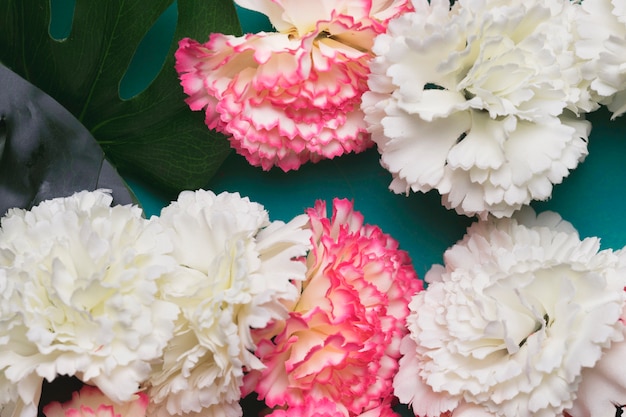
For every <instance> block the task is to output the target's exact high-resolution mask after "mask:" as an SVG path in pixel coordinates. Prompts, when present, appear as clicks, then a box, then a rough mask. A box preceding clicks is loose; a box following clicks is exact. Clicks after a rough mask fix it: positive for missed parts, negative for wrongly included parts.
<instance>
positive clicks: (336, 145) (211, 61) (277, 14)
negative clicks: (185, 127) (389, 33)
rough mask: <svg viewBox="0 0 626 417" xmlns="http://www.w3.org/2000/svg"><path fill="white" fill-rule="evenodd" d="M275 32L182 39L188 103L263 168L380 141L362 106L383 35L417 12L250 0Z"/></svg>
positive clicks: (363, 4) (360, 3) (384, 4)
mask: <svg viewBox="0 0 626 417" xmlns="http://www.w3.org/2000/svg"><path fill="white" fill-rule="evenodd" d="M240 4H241V5H242V6H244V7H250V8H252V9H254V10H257V11H260V12H263V13H267V15H268V16H269V17H270V20H271V21H272V23H273V24H274V26H275V27H276V28H277V29H278V30H279V32H276V33H259V34H249V35H245V36H243V37H234V36H229V35H223V34H213V35H211V37H210V39H209V41H208V42H206V43H204V44H200V43H198V42H196V41H194V40H191V39H183V40H182V41H181V42H180V44H179V49H178V51H177V52H176V60H177V63H176V69H177V71H178V73H179V75H180V79H181V83H182V85H183V88H184V91H185V93H186V94H187V95H188V96H189V97H188V99H187V103H188V104H189V106H190V108H191V109H192V110H201V109H204V111H205V113H206V119H205V121H206V124H207V126H208V127H209V128H211V129H217V130H218V131H220V132H222V133H224V134H226V135H227V136H228V137H229V139H230V142H231V145H232V147H233V148H235V149H236V150H237V152H238V153H240V154H241V155H243V156H245V157H246V159H247V160H248V161H249V162H250V163H251V164H252V165H255V166H261V167H263V169H265V170H268V169H270V168H271V167H273V166H278V167H280V168H281V169H283V170H284V171H288V170H292V169H297V168H298V167H300V165H301V164H303V163H305V162H307V161H312V162H317V161H319V160H320V159H324V158H333V157H336V156H339V155H342V154H344V153H349V152H361V151H363V150H365V149H366V148H368V147H369V146H371V145H372V142H371V141H370V138H369V135H368V134H367V132H366V126H365V122H364V121H363V113H362V112H361V110H360V107H359V105H360V100H361V95H362V94H363V92H364V91H365V90H366V89H367V75H368V73H369V70H368V62H369V60H370V57H371V52H370V48H371V46H372V43H373V39H374V37H375V36H376V35H377V34H379V33H382V32H383V31H384V30H385V27H386V22H387V21H388V20H389V19H390V18H392V17H394V16H395V15H397V14H399V13H401V12H403V11H405V10H407V9H409V7H410V5H409V3H408V2H407V1H406V0H402V1H400V0H396V1H391V2H389V1H382V0H377V1H365V0H344V1H338V2H335V1H328V0H324V1H319V2H310V3H307V5H306V7H305V5H303V3H302V2H298V1H288V0H283V1H270V0H266V1H262V2H250V1H241V2H240Z"/></svg>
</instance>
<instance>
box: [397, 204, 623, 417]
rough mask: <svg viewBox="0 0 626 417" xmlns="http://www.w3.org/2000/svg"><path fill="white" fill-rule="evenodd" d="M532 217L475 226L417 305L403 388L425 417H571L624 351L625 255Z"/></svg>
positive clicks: (558, 223)
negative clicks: (586, 383) (605, 364)
mask: <svg viewBox="0 0 626 417" xmlns="http://www.w3.org/2000/svg"><path fill="white" fill-rule="evenodd" d="M528 210H529V212H530V211H531V210H530V209H528ZM523 214H524V216H520V217H519V218H517V219H500V220H495V219H493V218H492V219H489V220H488V221H480V222H478V223H474V224H473V225H472V226H471V227H470V228H469V229H468V232H467V235H466V236H465V237H464V239H463V240H461V241H460V242H458V243H457V244H456V245H454V246H453V247H451V248H450V249H448V250H447V251H446V253H445V256H444V259H445V266H441V265H438V266H435V267H433V268H432V269H431V270H430V271H429V272H428V273H427V275H426V280H427V282H428V283H429V286H428V289H427V290H426V291H424V292H421V293H418V294H417V295H416V296H415V297H414V298H413V300H412V302H411V304H410V308H411V315H410V316H409V318H408V319H407V322H408V327H409V329H410V335H409V336H407V339H405V340H404V341H403V353H404V354H405V357H404V359H403V360H402V362H401V363H400V366H401V369H400V372H399V373H398V376H397V377H396V379H395V382H394V386H395V387H396V394H397V395H398V397H399V398H400V400H401V401H403V402H407V403H411V404H412V407H413V410H414V412H415V414H416V415H419V416H426V417H435V416H439V415H440V414H442V413H445V412H453V414H452V415H457V414H458V413H460V411H462V410H463V409H466V408H467V409H470V410H471V409H475V410H479V412H478V414H480V415H489V413H493V414H494V415H496V416H500V417H514V416H515V417H524V416H528V417H530V416H536V417H544V416H545V417H548V416H555V415H562V413H563V412H564V411H565V410H566V409H568V408H571V407H572V406H573V404H574V400H575V399H576V396H577V392H578V390H579V386H580V383H581V380H583V378H584V375H585V372H589V371H588V370H590V369H591V368H593V367H594V366H596V365H597V364H599V363H601V362H598V361H599V360H600V361H601V360H602V359H601V358H602V356H603V354H604V353H605V352H607V349H609V351H610V350H611V349H613V348H614V347H615V349H616V350H618V351H620V350H621V349H620V347H619V346H620V344H621V341H622V340H623V332H624V324H623V323H622V321H621V320H620V317H621V314H622V309H623V308H624V302H625V300H626V296H625V293H624V291H623V288H624V284H625V283H626V262H625V261H626V260H625V259H624V256H623V255H622V254H620V253H614V252H612V251H610V250H604V251H599V240H598V239H596V238H587V239H584V240H580V239H579V237H578V234H577V233H576V232H575V231H572V228H571V225H568V224H567V223H564V222H563V221H562V220H561V219H560V217H559V216H558V215H556V214H555V213H548V212H546V213H542V214H541V215H539V216H537V217H535V216H534V215H533V214H532V213H531V214H529V213H528V212H526V213H523ZM572 329H575V331H572ZM411 352H412V353H413V354H412V355H411ZM591 373H593V372H591ZM411 378H412V379H411ZM468 413H469V415H478V414H476V413H470V412H469V411H468ZM468 413H465V412H464V413H461V415H463V414H468ZM592 415H595V414H592Z"/></svg>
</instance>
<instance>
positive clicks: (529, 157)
mask: <svg viewBox="0 0 626 417" xmlns="http://www.w3.org/2000/svg"><path fill="white" fill-rule="evenodd" d="M236 3H237V4H239V5H240V6H242V7H244V8H249V9H251V10H254V11H257V12H261V13H263V14H265V15H267V16H268V18H269V20H270V22H271V23H272V25H273V26H274V27H275V28H276V30H277V32H273V33H265V32H263V33H257V34H247V35H245V36H243V37H234V36H231V35H224V34H219V33H214V34H212V35H211V37H210V39H209V41H208V42H206V43H204V44H201V43H199V42H197V41H195V40H192V39H188V38H186V39H183V40H182V41H181V42H180V44H179V48H178V51H177V53H176V57H177V70H178V73H179V75H180V79H181V83H182V85H183V88H184V91H185V93H186V94H187V95H188V96H189V97H188V99H187V103H188V104H189V106H190V107H191V109H193V110H202V109H204V111H205V113H206V124H207V125H208V127H209V128H211V129H216V130H218V131H220V132H223V133H225V134H226V135H227V136H229V138H230V141H231V144H232V146H233V147H234V148H235V149H236V150H237V152H238V153H240V154H241V155H243V156H245V158H246V159H247V160H248V161H249V162H250V163H251V164H252V165H255V166H262V167H263V169H265V170H268V169H270V168H271V167H273V166H279V167H280V168H282V169H283V170H285V171H287V170H292V169H298V168H299V167H300V166H301V164H303V163H305V162H306V161H313V162H315V161H318V160H320V159H322V158H332V157H335V156H338V155H341V154H344V153H346V152H359V151H362V150H364V149H366V148H367V147H369V146H370V145H372V144H373V143H375V144H376V146H377V148H378V151H379V152H380V155H381V159H380V161H381V164H382V165H383V167H385V168H386V169H387V170H388V171H389V172H390V173H391V174H392V176H393V180H392V182H391V184H390V188H391V190H393V191H394V192H396V193H405V194H408V193H409V192H411V191H414V192H428V191H430V190H437V191H438V192H439V193H440V194H441V196H442V204H443V205H444V206H446V207H447V208H449V209H454V210H456V211H457V212H458V213H459V214H463V215H467V216H478V217H480V218H481V219H485V218H486V217H487V216H488V215H489V214H492V215H495V216H496V217H510V216H511V215H512V214H513V213H514V212H515V211H517V210H519V209H520V208H522V207H523V206H525V205H528V204H529V203H530V202H531V201H534V200H546V199H548V198H550V197H551V195H552V190H553V187H554V185H555V184H559V183H561V182H562V181H563V180H564V179H565V178H566V177H567V176H568V175H569V173H570V171H571V170H573V169H575V168H576V167H577V166H578V165H579V164H580V163H581V162H582V161H583V160H584V159H585V157H586V155H587V154H588V149H587V143H588V138H589V133H590V130H591V124H590V123H589V122H588V121H586V120H585V114H587V113H589V112H592V111H595V110H597V109H598V108H599V107H600V105H602V104H605V105H607V106H608V107H609V109H610V110H611V111H612V112H613V115H614V117H617V116H619V115H621V114H622V113H623V112H624V111H626V93H625V92H624V91H626V69H625V68H626V67H625V66H624V63H623V56H624V54H625V53H626V8H625V7H624V6H623V5H622V4H621V3H620V2H618V1H616V0H585V1H584V2H579V1H570V0H547V1H544V0H530V1H525V0H513V1H510V0H458V1H451V0H432V1H430V0H412V1H410V2H409V1H407V0H394V1H382V0H375V1H367V2H366V1H339V2H330V1H328V0H318V1H316V2H311V3H307V4H308V6H307V7H304V6H303V5H302V4H301V3H300V2H295V1H285V0H263V1H254V2H253V1H250V0H238V1H236Z"/></svg>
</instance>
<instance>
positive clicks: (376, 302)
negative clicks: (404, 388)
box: [246, 199, 422, 416]
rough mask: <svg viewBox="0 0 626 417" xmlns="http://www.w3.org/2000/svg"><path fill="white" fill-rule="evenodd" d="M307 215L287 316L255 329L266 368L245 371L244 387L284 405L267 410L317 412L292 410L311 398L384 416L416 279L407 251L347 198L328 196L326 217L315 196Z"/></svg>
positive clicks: (344, 412)
mask: <svg viewBox="0 0 626 417" xmlns="http://www.w3.org/2000/svg"><path fill="white" fill-rule="evenodd" d="M307 214H308V218H309V220H310V228H311V230H312V232H313V238H312V242H313V250H312V251H311V252H310V253H309V255H308V257H307V267H308V270H307V278H306V280H305V281H304V282H302V283H301V295H300V297H299V299H298V300H297V302H296V303H295V304H293V306H292V308H291V312H290V315H289V318H288V319H287V321H286V322H284V323H282V322H277V323H275V325H274V326H270V327H268V328H267V329H263V330H260V331H258V332H256V335H257V337H258V339H259V342H258V348H257V350H256V355H257V356H258V357H259V359H260V360H261V362H262V363H263V365H264V366H265V368H264V369H259V370H256V371H253V372H251V373H250V374H248V375H247V376H246V391H252V390H255V391H256V392H257V393H258V395H259V398H261V399H264V400H265V403H266V404H267V405H268V406H270V407H277V409H284V411H275V412H274V413H275V414H276V415H317V414H309V413H308V412H306V413H304V414H298V413H299V412H300V411H302V410H311V408H310V407H311V404H315V403H317V402H319V403H320V404H322V405H323V404H325V403H327V404H326V405H329V404H333V407H332V410H324V408H323V407H321V406H320V409H319V410H317V409H316V412H318V411H319V413H320V414H319V415H320V416H321V415H328V416H335V415H341V416H359V415H363V416H370V415H377V416H379V415H381V416H382V415H390V414H392V411H391V400H392V399H393V395H392V386H391V381H392V378H393V375H394V374H395V372H396V371H397V368H398V363H397V361H398V359H399V357H400V351H399V345H400V340H401V339H402V337H403V335H404V334H406V328H405V323H404V321H405V318H406V315H407V314H408V308H407V302H408V300H409V298H410V296H411V294H414V293H415V292H417V291H419V290H421V288H422V283H421V281H419V280H418V279H417V276H416V274H415V271H414V270H413V268H412V267H411V264H410V260H409V258H408V255H407V253H406V252H404V251H401V250H399V249H398V244H397V242H396V241H395V240H393V239H392V238H391V237H390V236H388V235H386V234H384V233H383V232H382V231H381V230H380V228H378V227H376V226H370V225H365V224H363V216H362V215H361V214H360V213H358V212H356V211H354V209H353V206H352V204H351V203H350V202H349V201H347V200H337V199H336V200H334V202H333V213H332V217H331V218H328V217H327V214H326V206H325V204H324V203H323V202H318V203H317V204H316V205H315V207H314V208H311V209H309V210H308V212H307ZM322 410H324V411H322Z"/></svg>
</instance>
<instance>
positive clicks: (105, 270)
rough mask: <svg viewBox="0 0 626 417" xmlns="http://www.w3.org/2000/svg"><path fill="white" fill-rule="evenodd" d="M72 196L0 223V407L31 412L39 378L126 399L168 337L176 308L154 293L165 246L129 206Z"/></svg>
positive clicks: (92, 195) (13, 213) (163, 268)
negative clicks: (74, 382)
mask: <svg viewBox="0 0 626 417" xmlns="http://www.w3.org/2000/svg"><path fill="white" fill-rule="evenodd" d="M111 202H112V198H111V196H110V194H108V193H105V192H102V191H94V192H80V193H77V194H74V195H72V196H70V197H66V198H55V199H53V200H47V201H44V202H42V203H41V204H39V205H38V206H35V207H33V208H32V209H31V210H30V211H27V210H22V209H12V210H9V212H8V214H7V215H6V216H5V217H4V218H3V219H2V222H1V229H0V266H1V269H0V271H2V272H0V287H1V288H2V292H1V293H2V295H0V298H1V302H0V304H1V305H2V307H1V308H0V314H1V316H0V386H1V387H2V388H0V396H1V397H0V406H2V405H5V404H7V403H12V402H17V407H16V413H17V414H16V415H19V416H21V417H34V416H36V415H37V404H38V401H39V396H40V393H41V386H42V382H43V380H44V378H45V379H46V380H48V381H52V380H54V379H55V377H56V376H57V375H69V376H76V377H77V378H79V379H81V380H82V381H83V382H86V383H90V384H93V385H96V386H98V387H99V388H100V389H101V390H102V391H103V392H104V393H105V394H106V395H107V396H108V397H109V398H111V399H112V400H114V401H127V400H130V399H131V398H132V396H133V393H134V392H136V391H137V389H138V387H139V385H140V383H141V382H143V380H144V379H145V378H147V377H148V375H149V372H150V365H151V363H152V362H153V361H155V360H157V359H159V358H160V357H161V355H162V353H163V348H164V347H165V345H166V343H167V341H168V340H169V338H170V337H171V336H172V332H173V329H174V320H175V319H176V317H177V315H178V307H177V306H176V305H175V304H172V303H170V302H167V301H162V300H159V299H157V298H156V295H157V283H156V282H157V280H158V279H159V278H161V277H162V276H164V275H166V274H167V273H169V272H171V271H172V270H173V268H174V267H175V265H176V264H175V261H174V259H173V258H172V257H171V256H169V255H168V253H169V252H170V251H171V249H172V245H171V242H170V240H169V238H168V237H167V235H166V234H165V233H163V231H162V229H161V228H160V227H159V226H158V225H156V224H153V223H150V222H148V221H147V220H146V219H144V218H143V217H142V211H141V209H140V208H139V207H136V206H130V205H129V206H115V207H110V204H111Z"/></svg>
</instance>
